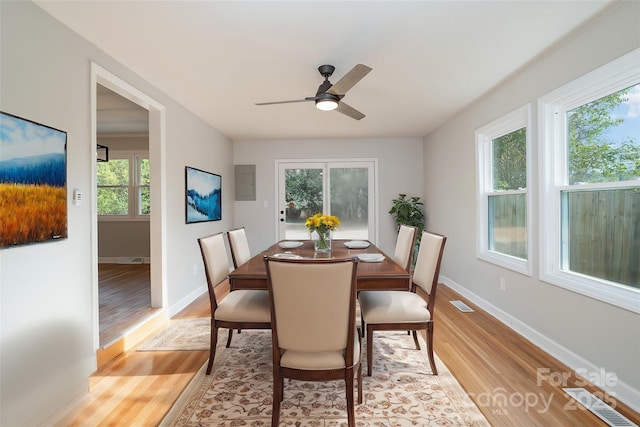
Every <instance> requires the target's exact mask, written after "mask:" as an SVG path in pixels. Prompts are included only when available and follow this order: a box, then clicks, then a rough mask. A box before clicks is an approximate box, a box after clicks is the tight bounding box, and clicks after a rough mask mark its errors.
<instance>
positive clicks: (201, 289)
mask: <svg viewBox="0 0 640 427" xmlns="http://www.w3.org/2000/svg"><path fill="white" fill-rule="evenodd" d="M205 292H208V290H207V285H206V284H201V285H200V286H198V287H197V288H196V289H195V290H194V291H193V292H191V293H189V294H188V295H186V296H185V297H184V298H182V299H181V300H180V301H178V302H176V303H175V304H171V306H170V307H169V308H168V312H169V317H170V318H171V317H173V316H175V315H176V314H177V313H179V312H180V311H182V310H184V308H185V307H186V306H188V305H189V304H191V303H192V302H193V301H195V300H196V299H197V298H198V297H199V296H200V295H202V294H203V293H205Z"/></svg>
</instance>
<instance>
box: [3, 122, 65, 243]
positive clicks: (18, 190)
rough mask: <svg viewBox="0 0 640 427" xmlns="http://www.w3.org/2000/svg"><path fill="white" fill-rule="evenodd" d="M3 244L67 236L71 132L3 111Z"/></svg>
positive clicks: (34, 241)
mask: <svg viewBox="0 0 640 427" xmlns="http://www.w3.org/2000/svg"><path fill="white" fill-rule="evenodd" d="M0 218H1V219H2V220H1V221H0V247H7V246H17V245H25V244H30V243H39V242H45V241H48V240H54V239H64V238H66V237H67V133H66V132H64V131H61V130H58V129H54V128H52V127H49V126H46V125H42V124H40V123H36V122H33V121H31V120H27V119H23V118H21V117H18V116H14V115H12V114H8V113H4V112H0Z"/></svg>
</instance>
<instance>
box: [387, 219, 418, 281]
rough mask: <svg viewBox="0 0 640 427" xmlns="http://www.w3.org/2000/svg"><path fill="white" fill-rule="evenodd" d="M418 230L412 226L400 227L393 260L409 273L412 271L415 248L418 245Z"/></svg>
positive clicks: (403, 225)
mask: <svg viewBox="0 0 640 427" xmlns="http://www.w3.org/2000/svg"><path fill="white" fill-rule="evenodd" d="M417 234H418V228H417V227H414V226H412V225H405V224H402V225H400V229H399V230H398V239H397V240H396V247H395V250H394V252H393V260H394V261H395V262H397V263H398V264H400V265H401V266H402V268H404V269H405V270H407V271H410V270H411V261H412V260H413V248H414V247H415V245H416V237H417Z"/></svg>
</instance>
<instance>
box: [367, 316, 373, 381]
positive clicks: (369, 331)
mask: <svg viewBox="0 0 640 427" xmlns="http://www.w3.org/2000/svg"><path fill="white" fill-rule="evenodd" d="M372 364H373V329H372V328H371V325H367V376H368V377H370V376H371V365H372Z"/></svg>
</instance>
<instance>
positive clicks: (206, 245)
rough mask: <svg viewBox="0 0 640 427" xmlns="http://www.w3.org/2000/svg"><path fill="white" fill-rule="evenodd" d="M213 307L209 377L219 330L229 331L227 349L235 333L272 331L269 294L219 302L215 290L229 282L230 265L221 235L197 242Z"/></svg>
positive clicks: (244, 293) (238, 294)
mask: <svg viewBox="0 0 640 427" xmlns="http://www.w3.org/2000/svg"><path fill="white" fill-rule="evenodd" d="M198 244H199V245H200V251H201V252H202V259H203V261H204V272H205V276H206V278H207V288H208V289H209V302H210V303H211V340H210V343H211V345H210V347H209V364H208V365H207V375H209V374H210V373H211V368H212V367H213V360H214V358H215V355H216V345H217V343H218V329H220V328H228V329H229V336H228V338H227V348H229V346H230V345H231V337H232V335H233V329H238V330H242V329H269V328H271V309H270V308H269V292H268V291H267V290H237V291H232V292H229V294H227V295H226V296H225V297H224V298H222V299H221V300H218V298H217V297H216V293H215V288H216V286H218V285H219V284H221V283H222V282H224V281H225V280H226V279H227V276H228V274H229V261H228V258H227V250H226V247H225V243H224V238H223V235H222V233H217V234H213V235H211V236H207V237H202V238H200V239H198Z"/></svg>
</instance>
